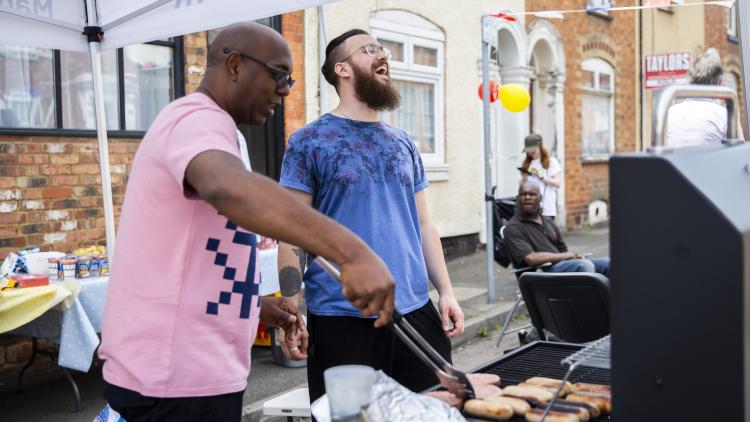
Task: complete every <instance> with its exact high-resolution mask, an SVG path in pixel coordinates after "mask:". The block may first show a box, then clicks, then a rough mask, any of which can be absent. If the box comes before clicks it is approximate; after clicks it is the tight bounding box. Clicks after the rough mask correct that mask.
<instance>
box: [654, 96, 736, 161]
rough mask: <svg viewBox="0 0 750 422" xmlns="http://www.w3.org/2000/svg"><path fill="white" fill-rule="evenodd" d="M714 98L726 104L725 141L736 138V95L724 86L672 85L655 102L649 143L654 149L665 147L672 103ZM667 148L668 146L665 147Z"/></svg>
mask: <svg viewBox="0 0 750 422" xmlns="http://www.w3.org/2000/svg"><path fill="white" fill-rule="evenodd" d="M696 97H697V98H714V99H719V100H726V103H727V139H734V138H736V137H737V133H738V132H737V118H736V117H735V114H736V113H737V106H738V104H739V103H740V102H739V99H738V98H737V93H736V92H734V91H733V90H732V89H730V88H727V87H725V86H717V85H672V86H668V87H667V88H665V89H664V90H663V91H662V92H661V95H660V96H659V98H658V99H656V100H655V105H654V110H653V125H654V127H653V128H652V137H651V142H652V144H653V145H652V146H653V147H654V148H657V149H658V148H662V147H664V146H665V145H666V138H667V114H668V113H669V107H670V106H671V105H672V103H673V102H674V101H675V100H677V99H681V98H696ZM666 146H668V145H666Z"/></svg>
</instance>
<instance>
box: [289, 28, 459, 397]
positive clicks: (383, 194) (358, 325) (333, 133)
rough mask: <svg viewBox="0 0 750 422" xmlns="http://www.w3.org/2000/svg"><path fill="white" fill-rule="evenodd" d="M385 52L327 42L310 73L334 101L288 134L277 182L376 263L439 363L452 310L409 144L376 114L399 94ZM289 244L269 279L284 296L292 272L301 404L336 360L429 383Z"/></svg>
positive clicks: (348, 36)
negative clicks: (388, 274) (299, 327)
mask: <svg viewBox="0 0 750 422" xmlns="http://www.w3.org/2000/svg"><path fill="white" fill-rule="evenodd" d="M389 59H390V51H389V50H388V49H386V48H384V47H383V46H382V45H381V44H380V43H379V42H378V40H377V39H375V37H373V36H371V35H370V34H368V33H367V32H365V31H362V30H356V29H355V30H351V31H348V32H346V33H344V34H342V35H340V36H338V37H336V38H334V39H333V40H332V41H331V42H330V43H329V44H328V47H327V48H326V60H325V64H324V65H323V68H322V72H323V75H324V76H325V78H326V80H327V81H328V82H329V83H330V84H331V85H333V86H334V87H335V88H336V91H337V92H338V95H339V98H340V103H339V105H338V107H337V108H336V109H335V110H333V111H332V112H330V113H327V114H324V115H323V116H321V117H320V118H319V119H317V120H316V121H314V122H312V123H310V124H309V125H307V126H306V127H304V128H302V129H300V130H299V131H297V132H295V133H294V134H293V135H292V136H291V138H290V139H289V146H288V147H287V150H286V153H285V155H284V163H283V165H282V169H281V180H280V182H279V183H280V184H281V185H282V186H284V187H286V188H288V189H289V190H290V192H292V193H293V194H294V195H295V196H296V197H297V198H299V199H300V200H301V201H303V202H305V203H307V204H310V205H312V206H313V207H314V208H315V209H317V210H318V211H320V212H322V213H324V214H325V215H327V216H329V217H331V218H333V219H334V220H336V221H337V222H339V223H341V224H343V225H345V226H346V227H349V228H350V229H351V230H352V231H354V233H356V234H357V235H358V236H360V237H361V238H362V239H363V240H364V241H365V242H367V244H368V245H369V246H370V247H372V248H373V250H374V251H375V252H376V253H377V254H378V255H379V256H380V257H381V258H383V260H384V261H385V262H386V264H387V265H388V268H390V270H391V271H392V272H393V274H394V276H395V278H396V303H397V305H398V309H399V311H401V313H402V314H404V315H405V316H406V319H407V320H408V321H409V322H410V323H411V324H412V325H413V326H415V328H416V329H417V330H418V331H419V332H420V334H422V335H423V336H424V337H425V339H426V340H427V341H428V342H429V343H430V344H432V345H433V347H435V349H437V350H438V352H439V353H440V354H441V355H443V357H445V358H446V359H447V360H449V361H450V359H451V343H450V340H449V338H448V337H449V336H456V335H459V334H461V332H462V331H463V319H464V316H463V312H462V311H461V308H460V307H459V305H458V302H457V301H456V298H455V295H454V293H453V288H452V287H451V282H450V277H449V275H448V270H447V267H446V265H445V258H444V257H443V249H442V245H441V243H440V236H439V235H438V232H437V230H436V228H435V225H434V224H433V222H432V220H431V218H430V211H429V208H428V205H427V197H426V189H427V187H428V182H427V178H426V176H425V171H424V166H423V165H422V160H421V157H420V155H419V151H418V150H417V148H416V146H415V144H414V142H413V141H412V139H411V138H410V137H409V135H408V134H407V133H406V132H405V131H403V130H401V129H397V128H394V127H391V126H389V125H387V124H386V123H384V122H383V121H382V120H381V116H380V113H381V112H382V111H387V110H394V109H395V108H396V107H398V104H399V100H400V96H399V93H398V91H397V90H396V88H395V86H394V85H393V83H392V82H391V79H390V63H389ZM293 244H294V243H293V242H292V244H289V243H286V244H281V245H280V247H279V283H280V285H281V289H282V293H284V294H287V295H289V294H296V293H297V292H299V289H300V284H301V282H302V278H303V277H302V274H304V282H305V301H306V304H307V308H308V313H307V323H308V327H309V330H310V356H309V358H308V360H307V364H308V366H307V369H308V371H307V374H308V385H309V388H310V400H311V401H312V400H315V399H317V398H318V397H320V396H321V395H323V393H325V386H324V382H323V371H325V370H326V369H328V368H330V367H332V366H336V365H344V364H363V365H369V366H372V367H375V368H376V369H382V370H383V371H384V372H386V373H387V374H389V375H390V376H392V377H393V378H394V379H395V380H396V381H398V382H399V383H401V384H403V385H404V386H406V387H408V388H410V389H412V390H414V391H420V390H423V389H425V388H428V387H430V386H432V385H435V384H436V383H437V382H438V380H437V378H436V377H435V374H434V372H433V371H432V370H430V369H429V368H428V367H427V366H426V365H425V364H424V363H422V362H421V361H420V360H419V359H418V358H417V356H416V355H415V354H414V353H413V352H412V351H411V350H410V349H408V348H407V346H406V345H404V344H403V343H402V342H401V341H399V340H398V339H397V338H395V337H394V336H393V334H392V332H391V331H389V330H376V329H373V327H372V323H370V321H368V320H367V319H364V318H361V316H360V315H359V312H357V310H356V309H354V308H352V306H351V305H350V304H349V303H347V301H346V300H344V298H343V296H342V292H341V287H340V286H339V285H338V283H337V282H336V281H335V280H334V279H333V278H331V277H330V276H329V275H328V274H326V273H325V272H324V271H323V270H322V269H321V268H320V267H319V266H318V265H317V264H315V263H312V264H310V265H309V266H308V267H307V270H306V271H305V269H304V263H305V262H306V259H305V253H304V248H299V245H296V246H292V245H293ZM428 282H432V284H433V285H434V286H435V289H436V290H437V292H438V294H439V296H440V299H439V301H438V303H437V308H438V310H439V311H436V309H435V306H434V305H433V304H432V301H431V300H430V298H429V296H428V294H427V293H428ZM438 312H439V313H438Z"/></svg>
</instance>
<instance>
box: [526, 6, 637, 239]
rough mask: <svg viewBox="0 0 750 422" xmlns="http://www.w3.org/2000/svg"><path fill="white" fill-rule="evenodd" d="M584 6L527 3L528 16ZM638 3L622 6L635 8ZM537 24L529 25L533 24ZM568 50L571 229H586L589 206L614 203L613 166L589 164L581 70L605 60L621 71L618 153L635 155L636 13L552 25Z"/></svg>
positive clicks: (580, 16) (578, 16)
mask: <svg viewBox="0 0 750 422" xmlns="http://www.w3.org/2000/svg"><path fill="white" fill-rule="evenodd" d="M582 4H585V2H582V1H578V0H564V1H563V0H535V1H533V2H526V8H527V10H528V11H539V10H552V9H554V10H565V9H580V8H581V6H582ZM635 4H637V2H636V1H633V0H630V1H624V2H618V4H617V5H618V6H630V5H635ZM532 21H533V18H532V19H529V21H528V23H529V24H530V23H531V22H532ZM550 22H551V23H552V24H553V25H555V27H556V28H557V30H558V32H559V33H560V36H561V37H562V43H563V45H564V48H565V60H566V65H567V69H566V73H567V79H566V82H565V89H564V93H565V148H566V151H565V169H566V170H565V183H566V191H565V194H566V204H565V206H566V207H567V212H568V220H567V222H566V224H567V225H568V226H569V227H570V226H580V225H582V224H584V223H585V222H586V220H587V216H588V205H589V204H590V203H591V202H593V201H595V200H597V199H601V200H604V201H607V202H608V200H609V187H608V186H609V177H608V164H607V162H606V161H596V162H591V161H583V160H582V159H581V155H582V140H581V139H582V137H581V136H582V133H581V131H582V126H581V122H582V116H581V106H582V100H581V86H582V79H581V78H582V72H581V65H582V63H583V61H584V60H586V59H588V58H594V57H596V58H601V59H603V60H605V61H607V62H608V63H609V64H610V65H612V67H613V68H614V69H615V73H616V75H615V149H616V151H618V152H621V151H633V150H635V142H636V131H637V123H638V120H637V118H638V116H637V114H636V101H638V98H637V97H636V85H635V84H636V77H637V76H636V75H637V69H636V66H637V65H638V62H637V61H636V57H635V53H636V52H635V46H636V39H635V25H636V16H635V12H630V11H627V12H612V13H611V15H610V18H609V19H608V18H601V17H599V16H594V15H591V14H587V13H574V14H568V15H565V19H564V20H557V19H551V20H550Z"/></svg>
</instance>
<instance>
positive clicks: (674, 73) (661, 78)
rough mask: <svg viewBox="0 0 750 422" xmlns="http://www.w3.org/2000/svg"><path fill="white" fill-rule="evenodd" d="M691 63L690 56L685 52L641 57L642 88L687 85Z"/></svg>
mask: <svg viewBox="0 0 750 422" xmlns="http://www.w3.org/2000/svg"><path fill="white" fill-rule="evenodd" d="M691 62H692V54H690V53H687V52H680V53H657V54H646V55H645V56H644V57H643V73H644V75H645V80H644V81H643V85H644V87H645V88H646V89H662V88H665V87H667V86H669V85H675V84H684V83H687V81H688V76H687V74H688V70H689V69H690V63H691Z"/></svg>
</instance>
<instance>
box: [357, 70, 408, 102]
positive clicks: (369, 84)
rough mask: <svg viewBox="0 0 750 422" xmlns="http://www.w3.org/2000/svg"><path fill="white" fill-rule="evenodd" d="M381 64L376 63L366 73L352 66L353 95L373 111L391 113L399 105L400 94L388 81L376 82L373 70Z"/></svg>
mask: <svg viewBox="0 0 750 422" xmlns="http://www.w3.org/2000/svg"><path fill="white" fill-rule="evenodd" d="M381 64H382V63H376V64H375V65H373V67H372V68H371V69H370V71H369V72H366V71H364V70H362V69H360V68H359V67H357V66H352V69H353V72H354V93H355V95H356V96H357V98H358V99H359V100H360V101H362V102H363V103H365V104H367V106H368V107H370V108H371V109H373V110H377V111H391V110H395V109H396V108H398V106H399V104H400V103H401V94H399V93H398V90H397V89H396V87H395V86H393V84H392V83H391V81H390V72H389V73H388V76H389V80H388V82H386V83H382V82H380V81H378V80H377V79H376V78H377V76H376V75H377V74H376V73H375V69H376V68H378V67H379V66H380V65H381Z"/></svg>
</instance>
